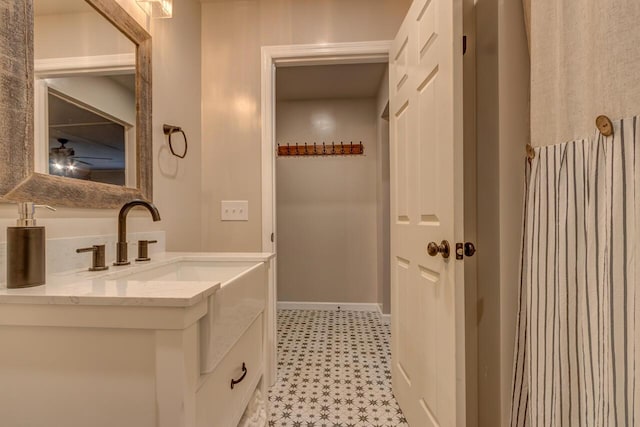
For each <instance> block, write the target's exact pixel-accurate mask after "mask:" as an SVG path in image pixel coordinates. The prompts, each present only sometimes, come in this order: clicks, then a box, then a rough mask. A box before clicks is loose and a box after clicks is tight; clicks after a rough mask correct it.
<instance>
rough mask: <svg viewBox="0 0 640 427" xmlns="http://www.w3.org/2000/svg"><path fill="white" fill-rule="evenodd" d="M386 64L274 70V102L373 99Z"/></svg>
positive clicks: (315, 66) (316, 66)
mask: <svg viewBox="0 0 640 427" xmlns="http://www.w3.org/2000/svg"><path fill="white" fill-rule="evenodd" d="M386 68H387V64H348V65H314V66H304V67H280V68H278V69H277V70H276V99H277V100H278V101H300V100H305V99H344V98H373V97H375V96H376V95H377V94H378V89H379V88H380V83H381V81H382V77H383V76H384V72H385V69H386Z"/></svg>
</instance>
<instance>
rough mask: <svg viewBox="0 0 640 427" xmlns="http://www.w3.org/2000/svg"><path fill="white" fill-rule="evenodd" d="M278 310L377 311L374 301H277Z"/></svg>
mask: <svg viewBox="0 0 640 427" xmlns="http://www.w3.org/2000/svg"><path fill="white" fill-rule="evenodd" d="M277 307H278V310H331V311H338V310H351V311H376V312H377V311H379V309H378V304H376V303H364V302H363V303H360V302H355V303H354V302H303V301H278V305H277Z"/></svg>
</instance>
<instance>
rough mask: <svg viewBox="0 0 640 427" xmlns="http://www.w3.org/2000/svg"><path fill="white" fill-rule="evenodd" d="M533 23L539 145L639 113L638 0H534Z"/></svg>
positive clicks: (534, 124)
mask: <svg viewBox="0 0 640 427" xmlns="http://www.w3.org/2000/svg"><path fill="white" fill-rule="evenodd" d="M525 1H530V0H525ZM530 22H531V25H532V26H531V39H530V40H531V140H532V143H533V145H537V146H541V145H552V144H558V143H561V142H566V141H571V140H574V139H578V138H584V137H586V136H588V135H590V134H591V133H592V131H593V130H594V129H595V126H594V122H595V118H596V117H597V116H598V115H600V114H606V115H607V116H609V117H610V118H611V119H612V120H616V119H621V118H626V117H632V116H635V115H637V114H640V30H639V29H638V28H639V27H638V23H639V22H640V1H639V0H535V1H533V2H531V21H530Z"/></svg>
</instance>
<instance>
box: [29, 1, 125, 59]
mask: <svg viewBox="0 0 640 427" xmlns="http://www.w3.org/2000/svg"><path fill="white" fill-rule="evenodd" d="M33 30H34V31H33V44H34V53H33V55H34V57H35V59H46V58H67V57H74V56H91V55H113V54H121V53H135V45H134V44H133V42H131V40H129V39H128V38H127V37H126V36H125V35H124V34H122V33H121V32H120V31H118V30H117V29H116V28H115V27H114V26H113V25H111V24H110V23H109V21H107V20H106V19H104V18H103V17H102V16H101V15H100V14H98V12H95V11H93V10H92V11H90V12H86V13H68V14H61V15H43V16H35V17H34V27H33Z"/></svg>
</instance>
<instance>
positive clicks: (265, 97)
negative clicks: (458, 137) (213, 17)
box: [261, 40, 391, 252]
mask: <svg viewBox="0 0 640 427" xmlns="http://www.w3.org/2000/svg"><path fill="white" fill-rule="evenodd" d="M390 49H391V40H384V41H372V42H357V43H323V44H300V45H283V46H263V47H262V61H261V71H262V102H261V105H262V109H261V116H262V250H263V251H265V252H275V249H276V244H275V242H272V241H271V233H275V232H276V212H275V209H276V203H275V201H276V197H275V196H276V191H275V188H276V180H275V159H276V145H277V144H276V135H275V131H276V123H275V119H276V115H275V109H276V80H275V77H276V67H299V66H307V65H335V64H363V63H383V62H384V63H386V62H389V51H390Z"/></svg>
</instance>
